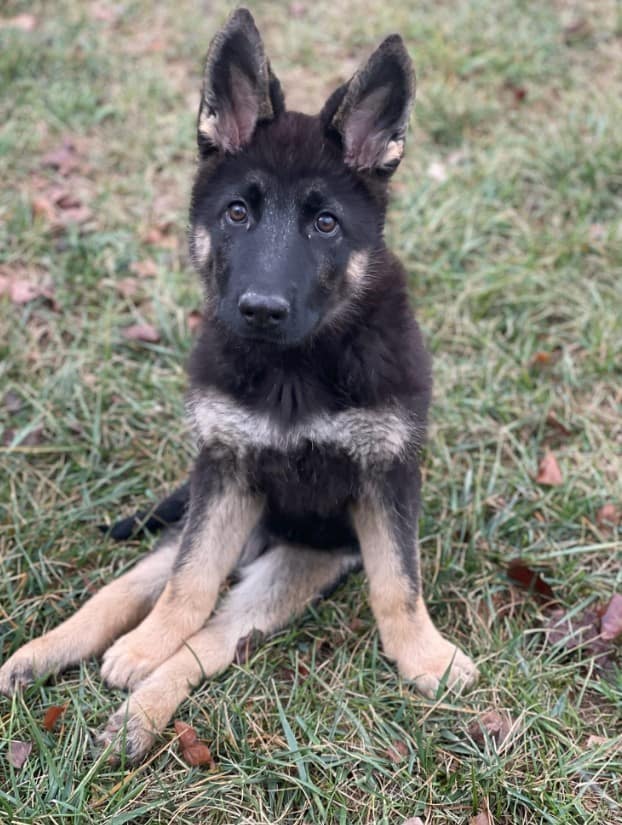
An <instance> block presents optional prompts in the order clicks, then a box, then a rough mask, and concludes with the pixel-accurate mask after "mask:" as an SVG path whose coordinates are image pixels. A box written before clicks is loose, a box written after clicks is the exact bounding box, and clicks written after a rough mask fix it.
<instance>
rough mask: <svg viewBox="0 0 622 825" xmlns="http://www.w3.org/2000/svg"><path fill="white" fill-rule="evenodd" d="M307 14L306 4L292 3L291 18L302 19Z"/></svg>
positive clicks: (290, 8) (290, 6)
mask: <svg viewBox="0 0 622 825" xmlns="http://www.w3.org/2000/svg"><path fill="white" fill-rule="evenodd" d="M306 13H307V7H306V5H305V4H304V3H296V2H294V3H290V4H289V14H290V16H291V17H294V18H295V19H299V18H300V17H304V16H305V14H306Z"/></svg>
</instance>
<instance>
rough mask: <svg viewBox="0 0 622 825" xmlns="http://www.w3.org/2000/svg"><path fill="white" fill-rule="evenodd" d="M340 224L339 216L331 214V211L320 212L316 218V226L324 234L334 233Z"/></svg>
mask: <svg viewBox="0 0 622 825" xmlns="http://www.w3.org/2000/svg"><path fill="white" fill-rule="evenodd" d="M338 225H339V224H338V222H337V218H336V217H335V216H334V215H331V214H330V212H320V214H319V215H318V216H317V218H316V219H315V228H316V229H317V231H318V232H321V233H322V235H332V234H333V232H334V231H335V230H336V229H337V227H338Z"/></svg>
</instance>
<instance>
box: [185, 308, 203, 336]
mask: <svg viewBox="0 0 622 825" xmlns="http://www.w3.org/2000/svg"><path fill="white" fill-rule="evenodd" d="M202 320H203V315H202V313H201V312H200V311H199V310H198V309H193V310H192V311H191V312H189V313H188V329H189V330H190V332H195V331H196V330H197V329H198V328H199V327H200V326H201V321H202Z"/></svg>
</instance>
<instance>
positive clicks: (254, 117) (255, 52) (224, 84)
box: [198, 9, 285, 156]
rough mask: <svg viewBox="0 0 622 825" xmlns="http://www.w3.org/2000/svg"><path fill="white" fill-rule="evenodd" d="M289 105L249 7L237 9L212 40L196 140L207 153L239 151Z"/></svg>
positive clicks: (200, 148) (206, 64)
mask: <svg viewBox="0 0 622 825" xmlns="http://www.w3.org/2000/svg"><path fill="white" fill-rule="evenodd" d="M284 109H285V101H284V99H283V93H282V91H281V86H280V84H279V81H278V80H277V78H276V77H275V76H274V74H273V73H272V70H271V68H270V63H269V62H268V60H267V58H266V56H265V53H264V47H263V43H262V40H261V36H260V34H259V32H258V30H257V27H256V26H255V21H254V20H253V17H252V15H251V13H250V12H249V11H248V10H247V9H237V10H236V11H234V12H233V14H232V15H231V16H230V17H229V19H228V20H227V22H226V23H225V25H224V26H223V28H222V29H221V30H220V31H219V32H218V33H217V34H216V35H215V37H214V39H213V40H212V42H211V44H210V47H209V50H208V53H207V58H206V61H205V71H204V76H203V89H202V93H201V106H200V108H199V121H198V143H199V150H200V152H201V154H202V155H203V156H207V155H209V154H211V153H212V152H214V151H220V152H228V153H231V154H235V153H236V152H239V151H240V150H241V149H243V148H244V146H246V145H247V144H248V143H249V142H250V140H251V138H252V136H253V134H254V132H255V128H256V127H257V124H258V123H260V122H261V121H267V120H273V119H274V118H275V117H277V116H278V115H279V114H281V112H282V111H283V110H284Z"/></svg>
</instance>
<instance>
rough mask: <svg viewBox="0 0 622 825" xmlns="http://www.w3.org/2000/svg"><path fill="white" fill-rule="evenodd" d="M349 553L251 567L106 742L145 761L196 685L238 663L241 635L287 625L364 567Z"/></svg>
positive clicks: (133, 701) (274, 554) (277, 556)
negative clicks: (312, 603) (234, 661)
mask: <svg viewBox="0 0 622 825" xmlns="http://www.w3.org/2000/svg"><path fill="white" fill-rule="evenodd" d="M359 561H360V559H359V556H358V554H356V553H349V552H345V551H344V552H337V551H335V552H331V553H323V552H321V551H314V550H306V549H303V548H299V547H287V546H279V547H275V548H273V549H272V550H270V551H269V552H267V553H266V554H265V555H263V556H261V557H260V558H259V559H256V560H255V561H254V562H252V564H250V565H249V566H248V568H246V570H245V572H244V577H243V579H242V581H241V582H239V583H238V584H237V585H235V586H234V587H233V588H232V589H231V591H230V592H229V593H228V595H227V596H226V598H225V600H224V602H223V605H222V607H221V608H220V610H219V611H218V612H217V613H216V615H215V616H214V617H213V618H212V619H211V620H210V621H209V622H208V623H207V624H206V626H205V627H204V628H203V629H202V630H200V631H199V632H198V633H196V634H195V635H194V636H192V637H191V638H189V639H188V640H187V641H186V643H185V644H184V646H183V647H181V648H180V649H179V650H178V652H177V653H175V654H174V655H173V656H172V657H171V658H170V659H168V660H167V661H165V662H164V663H163V664H161V665H160V667H158V668H157V670H154V672H153V673H152V674H151V675H150V676H148V677H147V678H146V679H145V680H144V681H143V682H141V683H140V685H139V686H138V688H137V689H136V691H135V692H134V693H132V695H131V696H130V697H129V699H128V700H127V701H126V702H124V703H123V704H122V705H121V707H120V708H119V710H118V711H117V712H116V713H115V714H113V716H112V717H111V718H110V720H109V723H108V725H107V727H106V729H105V730H104V732H103V734H102V736H101V739H102V741H103V743H104V744H110V743H114V744H115V748H116V751H117V752H118V750H119V749H121V748H123V747H125V752H126V755H127V757H128V758H129V759H130V760H138V759H140V758H141V756H143V755H144V754H145V753H146V751H147V750H148V749H149V748H150V747H151V746H152V744H153V742H154V738H155V736H156V735H157V734H158V733H160V732H161V731H162V730H163V729H164V728H165V727H166V725H167V724H168V722H169V720H170V719H171V717H172V716H173V714H174V713H175V711H176V709H177V707H178V706H179V704H180V703H181V702H182V701H183V700H184V699H185V698H186V697H188V696H189V694H190V692H191V691H192V689H193V687H195V686H196V685H198V684H199V683H200V682H201V681H202V680H203V679H205V678H207V677H210V676H213V675H214V674H216V673H218V672H219V671H221V670H223V669H224V668H226V667H227V666H228V665H230V664H231V662H232V661H233V659H234V657H235V652H236V648H237V645H238V642H239V640H240V639H242V638H244V637H245V636H248V634H250V633H251V632H252V631H253V630H257V631H260V632H262V633H264V634H268V633H272V632H274V631H275V630H277V629H279V628H280V627H283V626H284V625H286V624H287V623H288V621H289V620H290V619H291V618H292V617H294V616H296V615H299V614H300V613H302V612H303V610H304V609H305V608H306V607H307V606H308V604H309V603H310V602H311V601H312V600H313V599H315V598H317V597H318V596H320V595H321V594H322V592H323V591H325V590H326V589H328V588H330V587H332V586H333V585H334V584H335V583H336V582H337V581H339V579H340V578H341V577H342V576H343V575H345V574H346V573H348V572H349V571H350V570H352V569H353V568H354V567H356V566H358V564H359Z"/></svg>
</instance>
